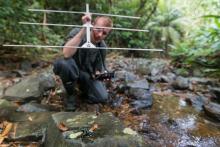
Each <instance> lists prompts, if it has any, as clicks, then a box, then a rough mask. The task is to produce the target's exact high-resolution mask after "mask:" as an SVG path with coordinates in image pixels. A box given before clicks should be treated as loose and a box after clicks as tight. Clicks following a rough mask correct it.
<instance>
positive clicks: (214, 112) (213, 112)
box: [204, 102, 220, 121]
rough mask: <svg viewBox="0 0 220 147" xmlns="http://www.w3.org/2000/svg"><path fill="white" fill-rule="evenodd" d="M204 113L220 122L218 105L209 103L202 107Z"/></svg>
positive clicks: (219, 106)
mask: <svg viewBox="0 0 220 147" xmlns="http://www.w3.org/2000/svg"><path fill="white" fill-rule="evenodd" d="M204 111H205V113H206V114H207V115H208V116H210V117H212V118H214V119H216V120H218V121H220V104H217V103H213V102H210V103H209V104H206V105H204Z"/></svg>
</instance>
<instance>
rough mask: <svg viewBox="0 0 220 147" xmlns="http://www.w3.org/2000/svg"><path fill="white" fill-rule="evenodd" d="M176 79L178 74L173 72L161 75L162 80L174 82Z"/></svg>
mask: <svg viewBox="0 0 220 147" xmlns="http://www.w3.org/2000/svg"><path fill="white" fill-rule="evenodd" d="M175 79H176V75H175V74H174V73H171V72H169V73H167V74H166V75H162V76H161V82H166V83H172V82H173V81H174V80H175Z"/></svg>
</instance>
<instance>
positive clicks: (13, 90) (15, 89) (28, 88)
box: [4, 76, 42, 101]
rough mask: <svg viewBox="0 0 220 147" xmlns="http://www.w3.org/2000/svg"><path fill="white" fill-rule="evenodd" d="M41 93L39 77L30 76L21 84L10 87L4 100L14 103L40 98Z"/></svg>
mask: <svg viewBox="0 0 220 147" xmlns="http://www.w3.org/2000/svg"><path fill="white" fill-rule="evenodd" d="M41 93H42V91H41V90H40V86H39V79H38V77H36V76H28V77H26V78H25V79H23V80H22V81H21V82H19V83H17V84H15V85H13V86H11V87H9V88H8V89H7V90H6V91H5V96H4V98H6V99H8V100H14V101H24V100H25V99H27V98H31V99H32V98H33V99H34V98H35V99H36V98H39V97H40V96H41Z"/></svg>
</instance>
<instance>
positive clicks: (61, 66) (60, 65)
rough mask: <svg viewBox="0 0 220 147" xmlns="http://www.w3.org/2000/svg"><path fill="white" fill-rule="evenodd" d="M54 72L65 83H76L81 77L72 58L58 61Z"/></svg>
mask: <svg viewBox="0 0 220 147" xmlns="http://www.w3.org/2000/svg"><path fill="white" fill-rule="evenodd" d="M53 71H54V73H55V74H56V75H59V76H60V77H61V79H62V81H63V82H69V81H75V80H76V79H78V77H79V69H78V66H77V65H76V63H75V60H74V59H72V58H69V59H59V60H56V61H55V62H54V68H53Z"/></svg>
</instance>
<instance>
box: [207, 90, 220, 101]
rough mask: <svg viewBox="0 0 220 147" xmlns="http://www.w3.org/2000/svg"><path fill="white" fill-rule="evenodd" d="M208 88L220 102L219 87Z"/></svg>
mask: <svg viewBox="0 0 220 147" xmlns="http://www.w3.org/2000/svg"><path fill="white" fill-rule="evenodd" d="M209 90H210V91H211V92H212V93H213V95H214V99H215V100H216V101H217V102H218V103H220V88H219V87H212V88H209Z"/></svg>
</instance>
